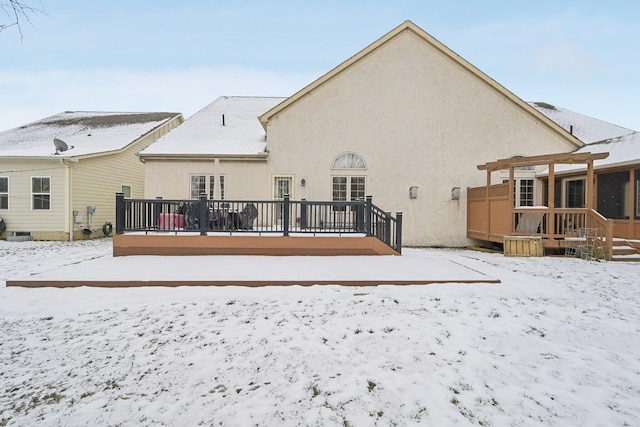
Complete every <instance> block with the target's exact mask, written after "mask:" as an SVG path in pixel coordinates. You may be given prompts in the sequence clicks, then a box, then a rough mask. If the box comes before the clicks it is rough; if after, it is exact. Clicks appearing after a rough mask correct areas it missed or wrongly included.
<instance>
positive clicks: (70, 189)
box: [60, 159, 74, 242]
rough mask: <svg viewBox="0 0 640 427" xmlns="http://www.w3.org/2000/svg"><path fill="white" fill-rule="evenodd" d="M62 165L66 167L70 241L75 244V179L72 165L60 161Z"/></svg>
mask: <svg viewBox="0 0 640 427" xmlns="http://www.w3.org/2000/svg"><path fill="white" fill-rule="evenodd" d="M60 161H61V162H62V164H63V165H64V166H65V171H64V180H65V187H66V191H65V192H66V194H65V199H66V202H67V206H66V208H65V216H66V218H67V226H68V227H69V241H70V242H73V226H74V218H73V179H72V176H71V175H72V171H73V170H72V169H71V165H70V164H69V163H68V161H67V159H60Z"/></svg>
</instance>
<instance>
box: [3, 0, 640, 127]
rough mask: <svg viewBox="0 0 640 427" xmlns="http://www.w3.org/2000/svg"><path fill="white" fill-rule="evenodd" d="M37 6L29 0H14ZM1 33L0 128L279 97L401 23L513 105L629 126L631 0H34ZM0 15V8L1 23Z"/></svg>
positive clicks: (637, 46)
mask: <svg viewBox="0 0 640 427" xmlns="http://www.w3.org/2000/svg"><path fill="white" fill-rule="evenodd" d="M25 1H26V2H27V3H29V4H33V5H35V6H39V3H38V0H25ZM42 6H43V7H44V9H45V11H46V13H47V15H38V16H34V17H32V21H33V25H34V27H32V26H29V25H28V24H25V26H23V28H22V32H23V39H22V40H21V38H20V34H19V33H18V32H17V30H16V29H15V27H14V28H9V29H7V30H5V31H3V32H1V33H0V131H2V130H7V129H10V128H13V127H15V126H19V125H21V124H25V123H28V122H30V121H33V120H37V119H40V118H43V117H46V116H49V115H53V114H56V113H59V112H62V111H66V110H97V111H171V112H181V113H183V114H184V116H185V118H188V117H189V116H190V115H192V114H193V113H195V112H196V111H198V110H199V109H201V108H202V107H204V106H205V105H207V104H208V103H210V102H211V101H213V100H214V99H215V98H217V97H218V96H221V95H258V96H289V95H292V94H293V93H295V92H296V91H298V90H300V89H301V88H303V87H304V86H305V85H307V84H308V83H310V82H312V81H313V80H314V79H315V78H317V77H319V76H321V75H322V74H324V73H326V72H327V71H329V70H331V69H332V68H334V67H335V66H337V65H338V64H340V63H341V62H342V61H344V60H346V59H348V58H349V57H351V56H352V55H354V54H356V53H357V52H359V51H360V50H362V49H363V48H365V47H366V46H368V45H369V44H371V43H372V42H374V41H375V40H377V39H378V38H380V37H382V36H383V35H384V34H386V33H387V32H389V31H391V30H392V29H394V28H395V27H397V26H398V25H400V24H401V23H402V22H404V21H405V20H407V19H408V20H411V21H413V22H414V23H415V24H417V25H418V26H420V27H421V28H423V29H424V30H425V31H427V32H428V33H430V34H431V35H432V36H434V37H435V38H437V39H438V40H440V41H441V42H442V43H444V44H445V45H447V46H448V47H449V48H451V49H452V50H453V51H455V52H456V53H458V54H459V55H461V56H462V57H463V58H465V59H467V60H468V61H469V62H471V63H472V64H473V65H475V66H476V67H478V68H479V69H481V70H482V71H484V72H485V73H487V74H488V75H489V76H490V77H492V78H493V79H494V80H496V81H497V82H498V83H500V84H502V85H503V86H505V87H506V88H507V89H509V90H510V91H512V92H514V93H515V94H516V95H518V96H519V97H520V98H522V99H524V100H525V101H544V102H548V103H551V104H555V105H557V106H560V107H564V108H568V109H570V110H573V111H576V112H579V113H582V114H586V115H588V116H592V117H595V118H599V119H602V120H605V121H608V122H611V123H614V124H617V125H621V126H625V127H628V128H631V129H634V130H640V114H639V108H638V106H639V103H638V100H640V96H639V95H640V25H638V16H640V2H637V1H632V0H608V1H606V2H605V1H590V0H576V1H573V0H562V1H558V0H554V1H551V0H537V1H526V2H524V1H512V0H503V1H498V0H483V1H477V0H456V1H453V0H452V1H446V2H445V1H442V0H438V1H431V0H415V1H403V0H393V1H357V0H348V1H347V0H335V1H333V0H322V1H314V0H304V1H303V0H300V1H284V0H270V1H264V0H262V1H253V0H239V1H224V2H223V1H189V0H181V1H175V0H170V1H169V0H155V1H153V2H147V1H145V2H142V1H133V0H124V1H121V0H108V1H86V0H42ZM4 19H5V17H4V16H1V15H0V22H2V20H4Z"/></svg>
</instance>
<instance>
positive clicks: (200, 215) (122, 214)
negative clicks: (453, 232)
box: [116, 193, 402, 253]
mask: <svg viewBox="0 0 640 427" xmlns="http://www.w3.org/2000/svg"><path fill="white" fill-rule="evenodd" d="M161 231H163V232H175V233H177V232H191V233H199V234H200V235H207V234H210V233H228V234H234V233H258V234H263V233H265V234H267V233H271V234H274V233H275V234H281V235H283V236H289V235H290V234H292V233H301V234H308V235H315V234H333V235H336V234H337V235H343V234H362V235H366V236H369V237H376V238H378V239H379V240H381V241H382V242H384V243H385V244H387V245H388V246H389V247H391V248H393V249H394V250H396V251H397V252H398V253H400V252H401V249H402V212H397V213H396V216H395V217H393V216H392V215H391V213H389V212H385V211H383V210H382V209H380V208H378V207H377V206H375V205H374V204H373V203H372V199H371V197H367V198H366V200H363V201H331V202H326V201H306V200H291V199H290V198H289V197H288V196H285V197H284V198H283V199H282V200H266V201H265V200H261V201H260V200H210V199H207V197H206V195H205V194H203V195H201V196H200V198H199V199H197V200H193V199H190V200H165V199H162V198H156V199H125V198H124V194H122V193H116V234H124V233H125V232H145V233H149V232H161Z"/></svg>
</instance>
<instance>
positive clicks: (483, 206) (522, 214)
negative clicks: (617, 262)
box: [467, 184, 613, 260]
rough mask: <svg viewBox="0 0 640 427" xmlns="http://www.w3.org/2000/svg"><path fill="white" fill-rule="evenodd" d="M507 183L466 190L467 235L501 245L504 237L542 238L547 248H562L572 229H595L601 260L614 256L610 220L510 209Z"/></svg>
mask: <svg viewBox="0 0 640 427" xmlns="http://www.w3.org/2000/svg"><path fill="white" fill-rule="evenodd" d="M508 191H509V187H508V185H507V184H498V185H492V186H491V187H489V188H487V187H475V188H469V189H468V193H467V194H468V196H467V197H468V200H467V236H468V237H470V238H474V239H479V240H487V241H491V242H498V243H501V242H502V240H503V238H504V236H507V235H515V236H518V235H523V236H527V235H528V236H541V237H542V238H543V239H544V243H545V244H546V245H547V246H563V243H564V242H563V241H564V239H566V238H567V237H568V236H574V235H575V230H578V229H585V228H592V229H596V230H597V236H598V240H599V244H600V246H602V247H603V248H604V251H605V254H604V257H605V258H606V259H608V260H610V259H611V257H612V255H613V220H610V219H607V218H605V217H603V216H602V215H600V214H599V213H598V212H597V211H595V210H593V209H584V208H583V209H569V208H554V209H553V210H552V209H550V208H548V207H546V206H534V207H518V208H513V207H511V206H509V194H508Z"/></svg>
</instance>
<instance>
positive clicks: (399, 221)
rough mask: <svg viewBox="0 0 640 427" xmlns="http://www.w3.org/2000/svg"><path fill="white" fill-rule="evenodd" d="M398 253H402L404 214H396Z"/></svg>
mask: <svg viewBox="0 0 640 427" xmlns="http://www.w3.org/2000/svg"><path fill="white" fill-rule="evenodd" d="M396 251H397V252H398V253H399V254H401V253H402V212H396Z"/></svg>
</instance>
